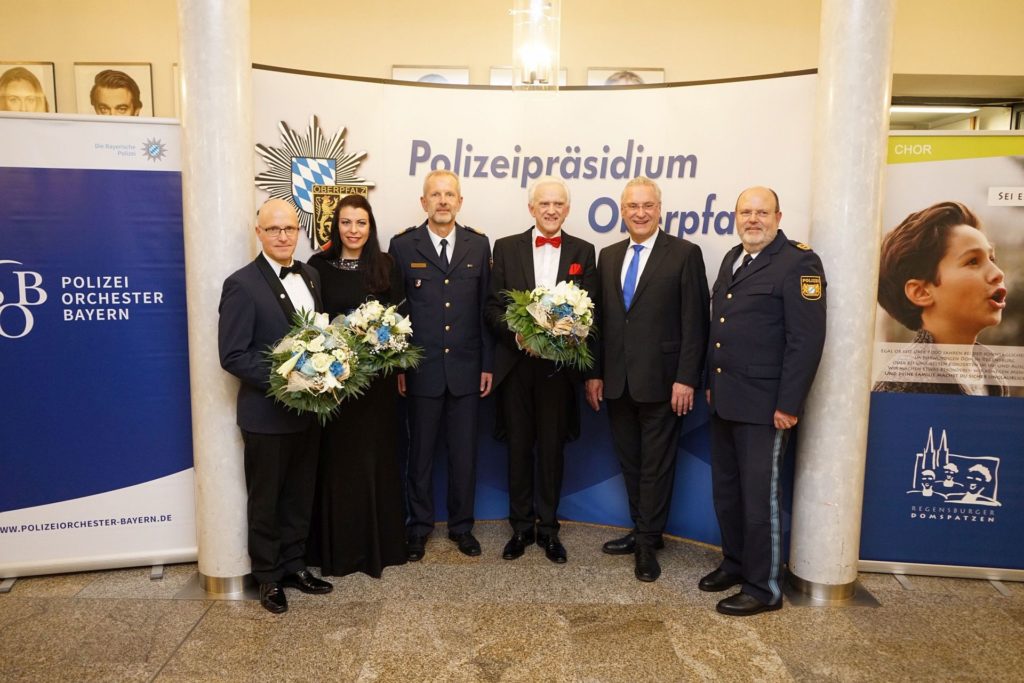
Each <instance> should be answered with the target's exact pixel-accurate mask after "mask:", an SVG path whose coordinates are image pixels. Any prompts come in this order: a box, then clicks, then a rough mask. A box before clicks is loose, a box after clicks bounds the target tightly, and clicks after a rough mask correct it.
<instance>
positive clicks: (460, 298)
mask: <svg viewBox="0 0 1024 683" xmlns="http://www.w3.org/2000/svg"><path fill="white" fill-rule="evenodd" d="M420 203H421V204H422V206H423V210H424V211H426V213H427V220H426V222H424V223H423V224H422V225H420V226H418V227H412V228H409V229H408V230H405V231H404V232H402V233H399V234H398V235H396V236H395V237H394V238H393V239H392V240H391V248H390V253H391V256H392V257H394V259H395V262H396V263H397V264H398V266H399V268H401V270H402V276H403V278H404V280H405V293H406V298H407V300H408V304H409V315H410V318H411V321H412V327H413V339H412V341H413V343H415V344H418V345H419V346H422V347H423V349H424V357H423V360H422V362H421V363H420V365H419V367H417V368H416V369H415V370H410V371H408V372H407V373H405V374H404V375H399V376H398V391H399V393H400V394H402V395H403V396H408V397H409V427H410V437H409V438H410V444H409V464H408V487H407V490H408V503H409V517H408V519H407V520H406V532H407V539H406V549H407V552H408V557H409V560H411V561H417V560H420V559H422V558H423V554H424V552H425V549H426V542H427V537H428V536H429V535H430V532H431V531H432V530H433V528H434V500H433V490H432V486H433V477H432V472H433V461H434V452H435V450H436V448H437V443H438V438H439V436H440V435H441V434H444V435H445V438H446V440H447V443H448V537H449V538H450V539H451V540H452V541H454V542H455V543H456V544H457V545H458V548H459V550H460V551H461V552H462V553H464V554H466V555H469V556H476V555H479V554H480V543H479V542H478V541H477V540H476V538H475V537H474V536H473V533H472V529H473V505H474V499H475V491H476V454H477V416H478V414H479V409H480V399H481V398H483V397H485V396H487V395H488V394H490V392H491V381H492V376H491V371H492V361H493V355H494V347H493V342H492V340H491V337H490V334H489V333H488V331H487V326H486V325H485V324H484V323H483V309H484V302H485V300H486V298H487V293H488V291H489V290H490V277H491V270H490V262H491V245H490V241H489V240H488V239H487V237H486V236H485V235H484V234H483V233H480V232H478V231H476V230H474V229H472V228H468V227H465V226H462V225H458V224H457V223H456V222H455V216H456V214H457V213H458V211H459V209H460V208H461V207H462V192H461V189H460V186H459V177H458V176H457V175H455V174H454V173H452V172H451V171H444V170H437V171H432V172H430V173H429V174H427V176H426V178H425V179H424V181H423V196H422V197H421V198H420Z"/></svg>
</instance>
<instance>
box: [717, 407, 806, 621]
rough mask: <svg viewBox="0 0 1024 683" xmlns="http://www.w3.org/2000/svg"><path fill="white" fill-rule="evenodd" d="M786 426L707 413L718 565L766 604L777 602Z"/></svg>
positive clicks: (745, 591)
mask: <svg viewBox="0 0 1024 683" xmlns="http://www.w3.org/2000/svg"><path fill="white" fill-rule="evenodd" d="M788 438H789V430H779V429H775V427H774V426H773V425H770V424H767V425H764V424H750V423H746V422H733V421H732V420H725V419H722V418H721V417H719V416H718V415H717V414H714V413H712V415H711V488H712V493H713V495H714V500H715V514H716V515H717V517H718V526H719V528H720V529H721V532H722V555H723V560H722V564H721V569H722V570H723V571H725V572H726V573H728V574H733V575H736V576H742V577H743V588H742V591H743V592H744V593H747V594H749V595H752V596H753V597H755V598H757V599H758V600H760V601H761V602H763V603H765V604H769V605H774V604H777V603H778V602H779V601H780V600H782V510H781V500H780V499H781V496H780V490H781V481H780V478H781V470H782V456H783V454H784V453H785V452H786V442H787V440H788Z"/></svg>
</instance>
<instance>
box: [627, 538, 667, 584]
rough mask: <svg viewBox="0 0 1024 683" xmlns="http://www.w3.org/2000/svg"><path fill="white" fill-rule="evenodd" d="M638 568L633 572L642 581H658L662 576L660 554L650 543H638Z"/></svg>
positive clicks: (636, 555)
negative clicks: (659, 561) (659, 562)
mask: <svg viewBox="0 0 1024 683" xmlns="http://www.w3.org/2000/svg"><path fill="white" fill-rule="evenodd" d="M635 558H636V569H634V570H633V573H634V574H636V578H638V579H640V580H641V581H648V582H649V581H657V580H658V577H659V576H661V565H660V564H658V555H657V553H655V552H654V548H653V547H651V546H649V545H638V546H637V547H636V552H635Z"/></svg>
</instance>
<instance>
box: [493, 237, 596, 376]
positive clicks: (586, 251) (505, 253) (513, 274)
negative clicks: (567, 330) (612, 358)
mask: <svg viewBox="0 0 1024 683" xmlns="http://www.w3.org/2000/svg"><path fill="white" fill-rule="evenodd" d="M532 236H533V228H532V227H531V228H530V229H528V230H527V231H526V232H522V233H519V234H518V235H511V236H509V237H502V238H501V239H499V240H498V241H496V242H495V243H494V267H493V269H492V271H491V291H490V296H488V298H487V305H486V308H485V309H484V317H485V319H486V320H487V324H488V325H489V326H490V328H491V331H492V333H493V334H494V338H495V340H496V342H497V343H496V345H495V349H494V386H495V387H497V386H499V385H500V384H501V381H502V380H503V379H505V377H507V376H508V373H509V372H510V371H511V370H512V368H513V367H515V365H516V363H518V362H519V361H520V360H522V359H523V358H524V357H525V356H526V353H525V352H524V351H522V350H520V349H519V347H518V345H517V344H516V336H515V334H514V333H513V332H512V331H511V330H509V329H508V324H507V323H505V321H504V320H502V316H504V314H505V310H506V309H507V308H508V304H509V298H508V297H507V296H506V295H505V294H504V292H506V291H509V290H531V289H534V288H535V287H536V286H537V280H536V275H535V273H534V271H533V243H532V242H531V239H532ZM558 252H559V254H558V271H557V276H556V278H555V282H562V281H563V280H567V281H568V280H571V281H572V282H574V283H575V284H576V285H577V286H578V287H580V288H581V289H585V290H586V291H587V293H588V294H589V295H590V298H591V299H592V300H594V299H596V294H597V268H596V259H595V257H594V245H593V244H591V243H590V242H587V241H585V240H581V239H579V238H578V237H573V236H572V235H570V234H568V233H567V232H565V231H564V230H563V231H562V246H561V247H560V248H559V250H558ZM573 266H575V267H573ZM570 270H572V271H573V272H576V271H577V270H578V271H579V272H578V273H577V274H574V275H570V274H569V271H570ZM591 346H593V342H591ZM573 375H574V379H578V378H579V375H578V373H573Z"/></svg>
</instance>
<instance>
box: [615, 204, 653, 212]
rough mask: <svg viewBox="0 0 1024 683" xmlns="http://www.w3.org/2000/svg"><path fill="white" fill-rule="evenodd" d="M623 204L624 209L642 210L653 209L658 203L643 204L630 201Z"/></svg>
mask: <svg viewBox="0 0 1024 683" xmlns="http://www.w3.org/2000/svg"><path fill="white" fill-rule="evenodd" d="M623 206H624V207H625V208H626V211H639V210H640V209H643V210H644V211H654V209H655V208H657V206H658V204H657V203H656V202H645V203H643V204H636V203H634V202H630V203H629V204H623Z"/></svg>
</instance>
